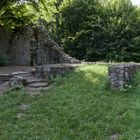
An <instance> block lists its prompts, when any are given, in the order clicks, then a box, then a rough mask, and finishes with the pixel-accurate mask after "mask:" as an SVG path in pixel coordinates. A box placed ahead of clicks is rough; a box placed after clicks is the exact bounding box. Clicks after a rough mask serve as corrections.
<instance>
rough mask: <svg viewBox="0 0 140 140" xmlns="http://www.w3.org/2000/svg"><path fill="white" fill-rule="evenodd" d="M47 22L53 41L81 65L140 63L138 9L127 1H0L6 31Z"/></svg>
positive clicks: (139, 11) (139, 19)
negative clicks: (43, 21)
mask: <svg viewBox="0 0 140 140" xmlns="http://www.w3.org/2000/svg"><path fill="white" fill-rule="evenodd" d="M39 19H44V20H46V22H47V27H46V28H47V30H48V32H49V33H50V35H51V36H52V38H54V40H55V41H56V42H57V43H58V44H59V45H60V46H61V47H63V48H64V51H65V52H67V53H68V54H70V55H71V56H73V57H75V58H77V59H80V60H85V61H105V62H130V61H134V62H140V7H137V6H134V5H132V3H131V0H1V1H0V25H2V26H5V27H6V28H7V29H9V30H14V29H16V28H18V27H20V26H24V25H28V24H38V20H39Z"/></svg>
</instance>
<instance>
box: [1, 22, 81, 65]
mask: <svg viewBox="0 0 140 140" xmlns="http://www.w3.org/2000/svg"><path fill="white" fill-rule="evenodd" d="M0 54H4V55H6V56H8V57H9V64H12V65H26V66H29V65H33V66H35V65H45V64H56V63H80V61H78V60H76V59H75V58H72V57H70V56H69V55H67V54H66V53H64V51H63V50H62V49H61V48H60V47H59V46H58V44H57V43H56V42H55V41H53V40H52V39H51V37H50V36H49V34H48V32H47V31H46V28H45V25H43V24H40V25H39V26H38V27H33V26H25V27H20V28H17V29H15V30H14V31H13V32H9V31H7V30H5V29H4V27H0Z"/></svg>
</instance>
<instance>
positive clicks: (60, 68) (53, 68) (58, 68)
mask: <svg viewBox="0 0 140 140" xmlns="http://www.w3.org/2000/svg"><path fill="white" fill-rule="evenodd" d="M79 65H80V64H52V65H42V66H37V67H36V75H37V76H38V77H40V78H43V79H46V80H47V81H49V80H51V79H52V78H55V77H56V76H57V75H60V76H63V75H65V74H66V73H67V72H69V71H71V70H73V69H75V68H76V67H77V66H79Z"/></svg>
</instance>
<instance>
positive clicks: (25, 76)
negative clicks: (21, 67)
mask: <svg viewBox="0 0 140 140" xmlns="http://www.w3.org/2000/svg"><path fill="white" fill-rule="evenodd" d="M5 85H6V87H7V86H8V87H13V86H16V85H23V86H24V87H25V89H26V90H27V91H39V90H47V89H48V88H49V87H48V85H49V84H48V83H47V82H46V81H45V79H41V78H38V77H37V76H36V74H35V70H32V71H29V72H24V71H17V72H13V73H11V74H0V90H2V89H4V86H5Z"/></svg>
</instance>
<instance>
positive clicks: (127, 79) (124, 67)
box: [108, 64, 140, 90]
mask: <svg viewBox="0 0 140 140" xmlns="http://www.w3.org/2000/svg"><path fill="white" fill-rule="evenodd" d="M138 68H140V65H139V64H118V65H113V66H110V67H109V68H108V78H109V86H110V88H111V89H113V90H115V89H122V88H123V87H124V86H125V85H131V84H132V82H133V74H134V72H135V71H136V70H137V69H138Z"/></svg>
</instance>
